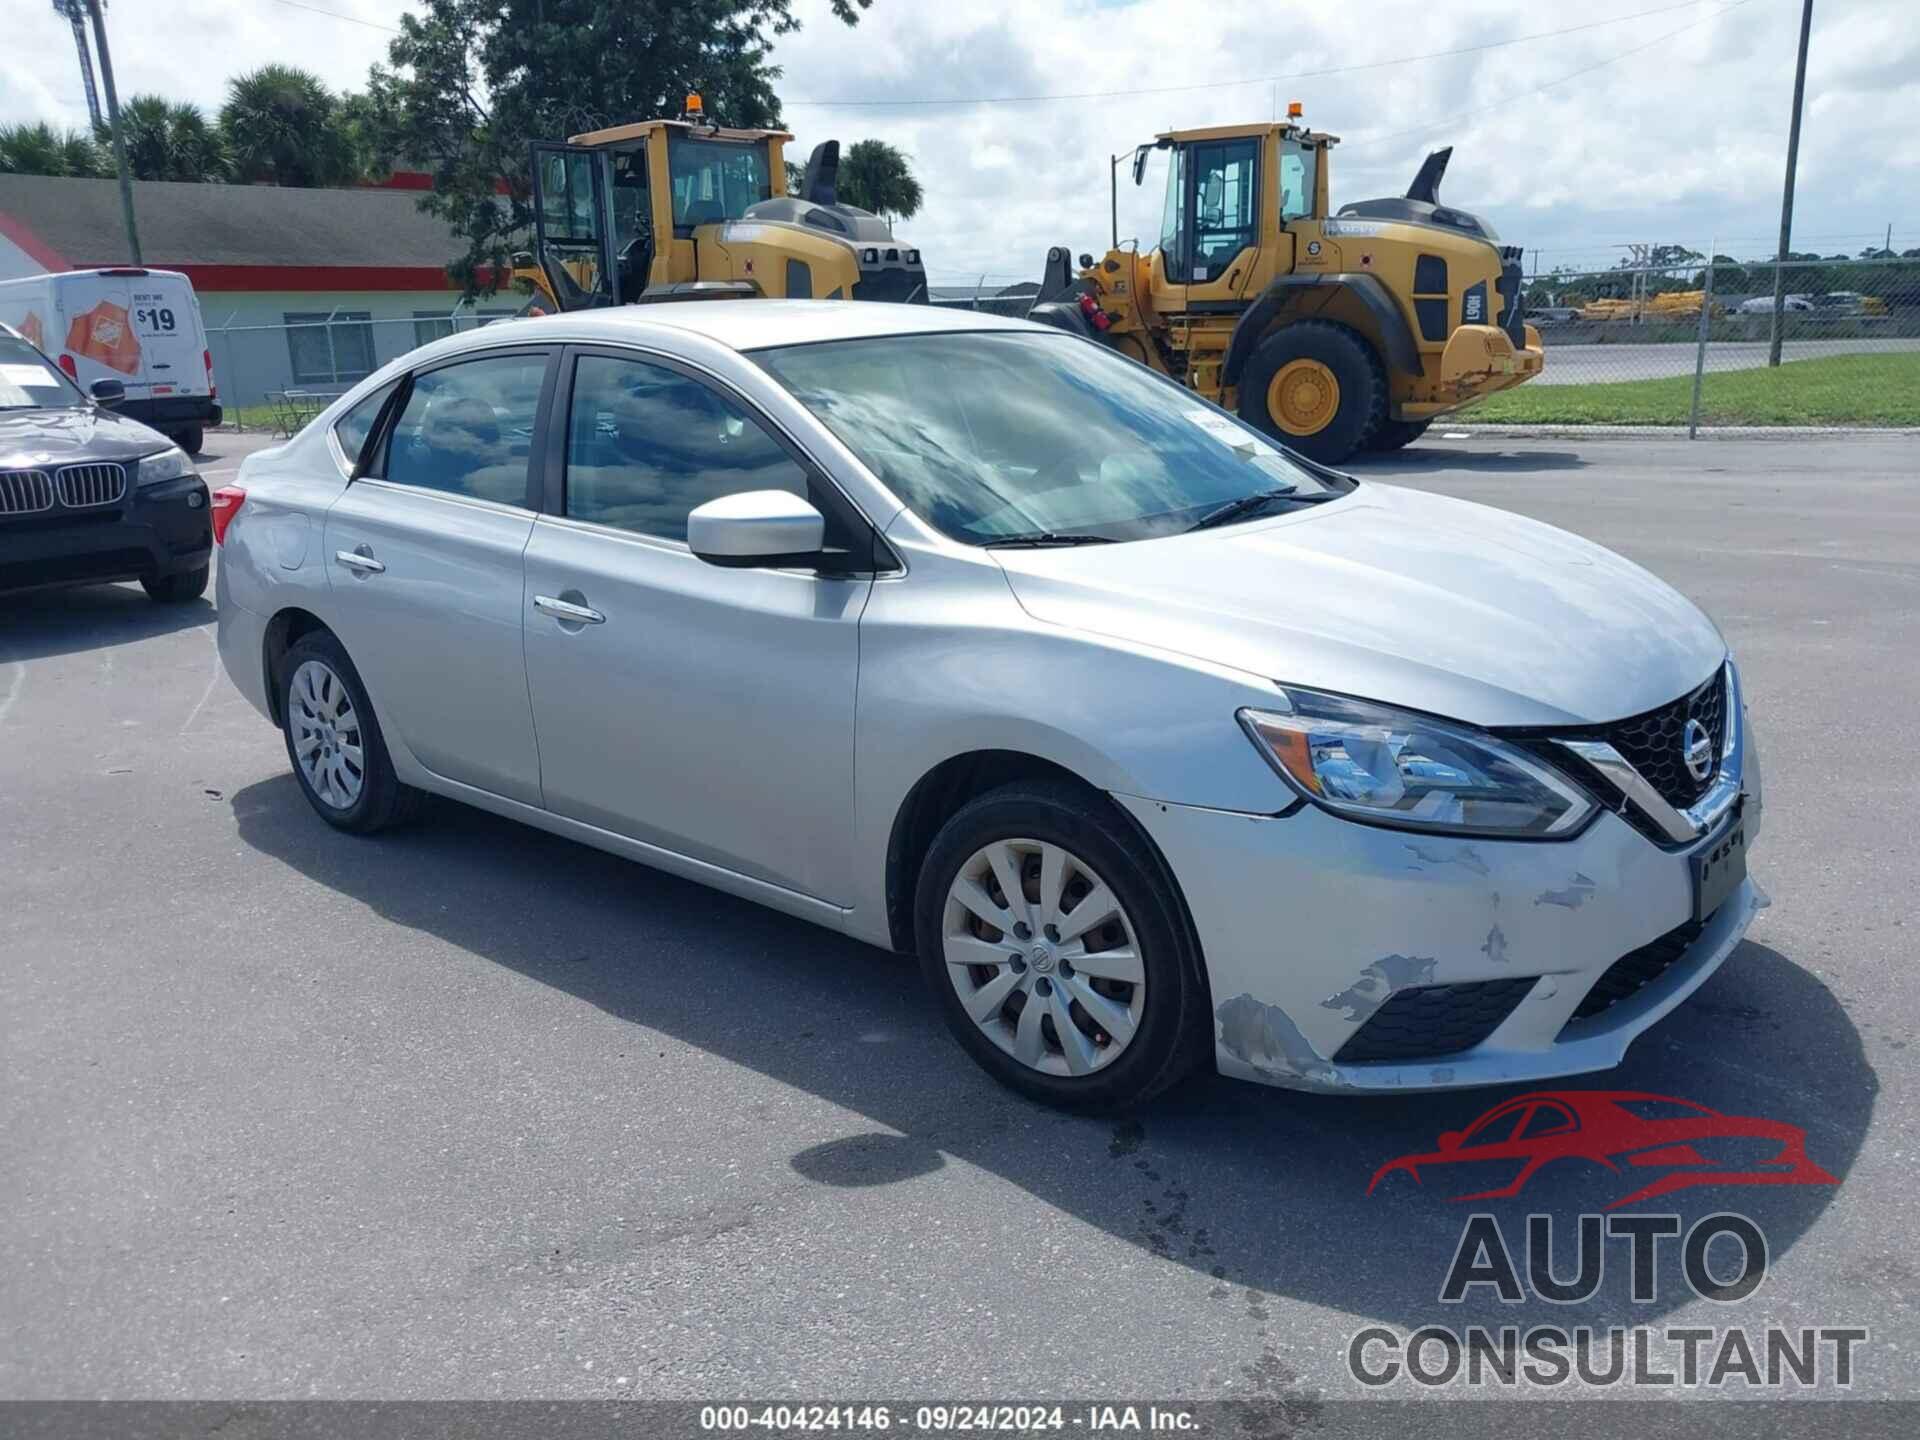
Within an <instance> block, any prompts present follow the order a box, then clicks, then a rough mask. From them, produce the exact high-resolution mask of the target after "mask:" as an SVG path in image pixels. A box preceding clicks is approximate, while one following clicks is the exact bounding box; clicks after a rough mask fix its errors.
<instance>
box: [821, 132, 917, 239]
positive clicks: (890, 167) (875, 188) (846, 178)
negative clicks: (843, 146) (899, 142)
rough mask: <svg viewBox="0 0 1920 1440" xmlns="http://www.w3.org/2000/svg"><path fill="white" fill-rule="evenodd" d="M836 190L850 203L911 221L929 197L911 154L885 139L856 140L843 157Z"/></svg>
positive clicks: (892, 217) (889, 217) (843, 199)
mask: <svg viewBox="0 0 1920 1440" xmlns="http://www.w3.org/2000/svg"><path fill="white" fill-rule="evenodd" d="M835 190H836V192H837V194H838V196H839V198H840V199H841V200H842V201H844V202H845V203H846V204H848V205H857V206H859V207H860V208H861V209H862V210H871V211H872V212H873V213H874V214H876V215H883V216H885V217H886V218H887V219H889V220H911V219H912V218H913V217H914V215H915V213H917V212H918V211H919V209H920V202H921V200H922V199H923V198H925V197H924V196H923V194H922V192H921V189H920V182H919V181H918V180H916V179H914V178H913V171H912V169H910V168H909V167H908V165H907V157H906V156H905V155H904V154H902V153H901V152H900V151H899V150H897V149H895V148H894V147H893V146H891V145H889V144H887V142H886V141H884V140H856V141H854V142H853V144H852V145H851V146H850V147H849V148H848V150H847V152H846V154H844V155H842V156H841V157H840V173H839V175H838V177H837V179H836V184H835Z"/></svg>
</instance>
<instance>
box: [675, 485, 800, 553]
mask: <svg viewBox="0 0 1920 1440" xmlns="http://www.w3.org/2000/svg"><path fill="white" fill-rule="evenodd" d="M826 538H827V522H826V518H825V517H824V516H822V515H821V513H820V512H819V511H818V510H816V509H814V508H813V506H812V505H810V504H808V503H807V501H805V500H803V499H802V498H801V497H800V496H798V495H795V494H793V493H792V492H790V491H786V490H747V491H743V492H742V493H740V494H738V495H722V496H721V497H720V498H719V499H718V500H709V501H707V503H706V504H704V505H701V506H698V507H696V508H695V509H693V510H692V511H690V512H689V513H688V515H687V548H688V549H690V550H692V551H693V553H694V554H695V555H698V556H699V557H700V558H701V559H702V560H704V561H706V562H707V563H708V564H709V565H725V566H731V567H734V568H743V567H749V566H755V565H807V564H812V563H814V562H816V561H818V560H819V558H820V552H821V549H822V548H823V547H824V546H825V544H826Z"/></svg>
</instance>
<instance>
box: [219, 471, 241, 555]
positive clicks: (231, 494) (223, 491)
mask: <svg viewBox="0 0 1920 1440" xmlns="http://www.w3.org/2000/svg"><path fill="white" fill-rule="evenodd" d="M246 498H247V492H246V491H244V490H242V489H241V488H240V487H239V486H238V485H222V486H221V487H220V488H219V489H218V490H216V491H214V492H213V543H214V544H216V545H224V544H226V543H227V527H228V526H229V525H231V524H233V517H234V516H236V515H238V514H239V513H240V507H241V505H243V504H244V503H245V502H246Z"/></svg>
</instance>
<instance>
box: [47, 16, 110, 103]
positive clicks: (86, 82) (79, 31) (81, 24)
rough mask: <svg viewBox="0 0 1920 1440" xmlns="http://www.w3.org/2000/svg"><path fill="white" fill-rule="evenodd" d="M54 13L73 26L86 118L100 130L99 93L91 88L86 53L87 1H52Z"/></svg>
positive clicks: (90, 67)
mask: <svg viewBox="0 0 1920 1440" xmlns="http://www.w3.org/2000/svg"><path fill="white" fill-rule="evenodd" d="M53 9H54V13H55V14H56V15H58V16H60V18H61V19H63V20H65V21H66V22H67V23H68V24H69V25H71V26H73V48H74V49H75V50H77V51H78V52H79V53H80V83H81V85H82V86H84V87H85V89H86V92H87V118H88V119H90V120H91V121H92V122H93V128H94V129H96V130H98V129H99V128H100V123H101V122H100V92H99V91H98V90H96V89H94V88H93V56H91V55H89V54H88V53H87V0H53Z"/></svg>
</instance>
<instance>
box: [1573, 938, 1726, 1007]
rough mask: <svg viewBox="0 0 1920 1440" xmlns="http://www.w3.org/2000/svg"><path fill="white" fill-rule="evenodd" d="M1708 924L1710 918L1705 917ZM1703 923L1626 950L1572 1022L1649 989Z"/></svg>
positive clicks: (1587, 996) (1583, 1001)
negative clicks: (1647, 987)
mask: <svg viewBox="0 0 1920 1440" xmlns="http://www.w3.org/2000/svg"><path fill="white" fill-rule="evenodd" d="M1707 918H1708V919H1709V920H1710V919H1712V918H1713V917H1712V916H1708V917H1707ZM1705 928H1706V921H1704V920H1689V921H1687V923H1686V924H1684V925H1678V926H1675V927H1674V928H1673V929H1671V930H1669V931H1668V932H1667V933H1666V934H1664V935H1662V936H1661V937H1660V938H1659V939H1658V940H1651V941H1648V942H1647V943H1646V944H1645V945H1642V946H1641V947H1640V948H1639V949H1638V950H1629V951H1628V952H1627V953H1626V954H1624V955H1622V956H1621V957H1620V958H1619V959H1618V960H1616V961H1614V962H1613V964H1611V965H1609V966H1608V967H1607V968H1606V970H1605V971H1603V972H1602V974H1601V976H1600V978H1599V979H1598V980H1596V981H1594V982H1593V988H1592V989H1591V990H1589V991H1587V993H1586V995H1585V996H1584V997H1583V998H1582V999H1581V1001H1580V1004H1579V1006H1578V1008H1576V1009H1575V1010H1574V1012H1573V1019H1572V1020H1569V1021H1568V1022H1567V1023H1568V1024H1572V1023H1573V1022H1574V1021H1576V1020H1591V1019H1592V1018H1593V1017H1594V1016H1596V1015H1598V1014H1600V1013H1601V1012H1602V1011H1604V1010H1607V1009H1610V1008H1611V1007H1613V1006H1615V1005H1618V1004H1619V1003H1620V1002H1621V1001H1622V1000H1625V999H1626V998H1627V997H1628V996H1630V995H1633V994H1636V993H1637V992H1639V991H1640V990H1642V989H1644V988H1645V987H1646V986H1648V985H1651V984H1652V983H1653V982H1654V981H1656V980H1658V979H1659V978H1660V977H1661V976H1662V975H1664V974H1666V973H1667V971H1668V970H1669V969H1670V968H1672V966H1673V963H1674V961H1676V960H1678V959H1679V958H1680V957H1681V956H1682V955H1684V954H1686V953H1687V947H1688V946H1689V945H1691V944H1693V942H1694V941H1696V940H1698V939H1699V938H1700V932H1701V931H1702V930H1704V929H1705Z"/></svg>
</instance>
